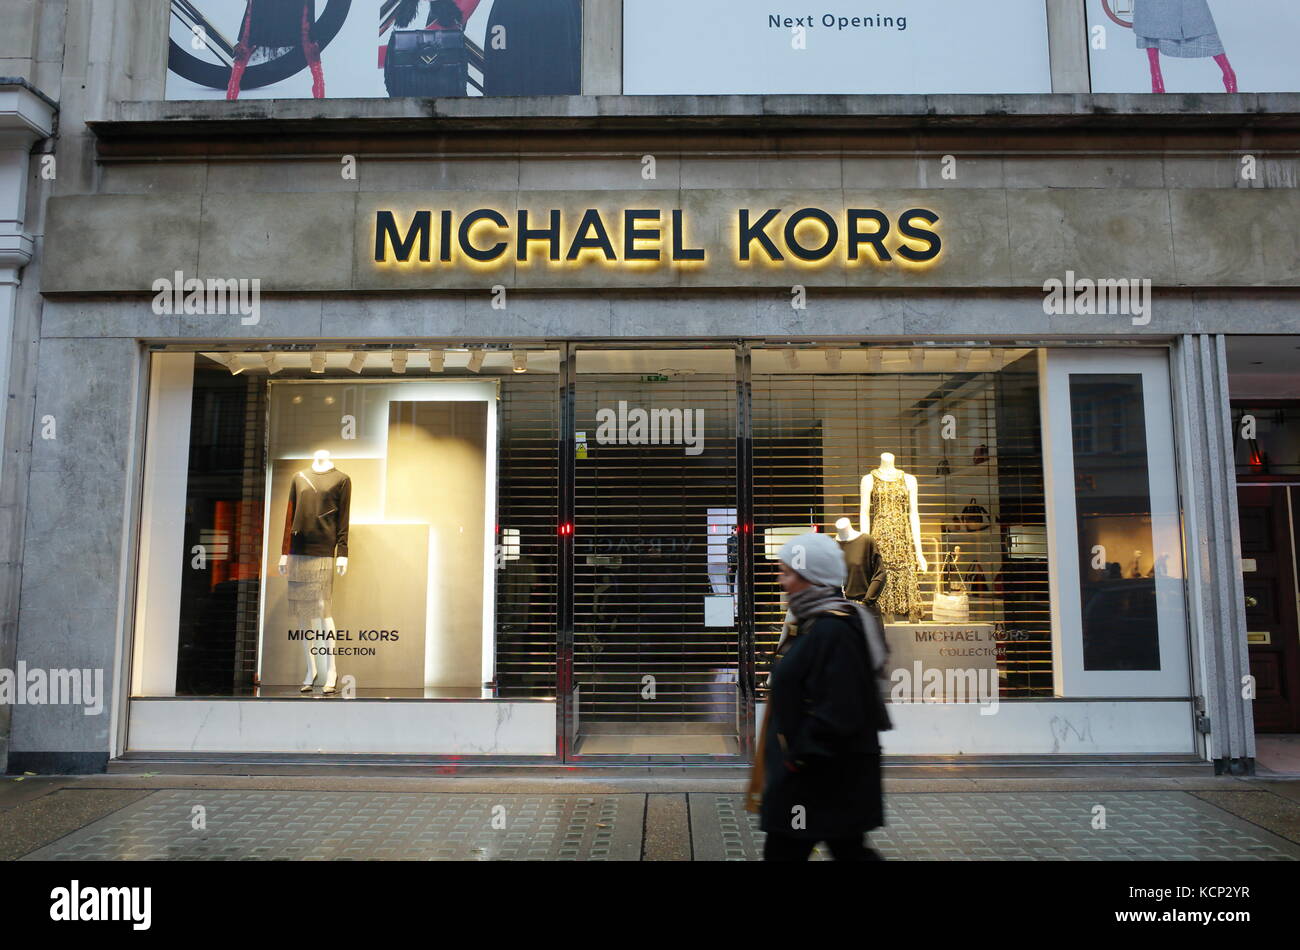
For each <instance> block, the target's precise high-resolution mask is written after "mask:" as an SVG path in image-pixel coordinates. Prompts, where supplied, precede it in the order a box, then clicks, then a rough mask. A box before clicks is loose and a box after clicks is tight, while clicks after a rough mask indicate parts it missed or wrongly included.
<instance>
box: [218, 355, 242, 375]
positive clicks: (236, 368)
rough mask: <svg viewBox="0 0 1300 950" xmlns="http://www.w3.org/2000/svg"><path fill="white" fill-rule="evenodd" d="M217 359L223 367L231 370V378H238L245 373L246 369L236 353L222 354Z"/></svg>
mask: <svg viewBox="0 0 1300 950" xmlns="http://www.w3.org/2000/svg"><path fill="white" fill-rule="evenodd" d="M217 359H218V360H219V361H220V362H221V365H222V366H224V367H225V368H226V369H228V370H230V375H231V376H238V375H239V374H240V373H242V372H243V371H244V367H243V366H242V365H240V362H239V357H238V356H236V355H235V354H234V353H222V354H221V355H220V356H218V357H217Z"/></svg>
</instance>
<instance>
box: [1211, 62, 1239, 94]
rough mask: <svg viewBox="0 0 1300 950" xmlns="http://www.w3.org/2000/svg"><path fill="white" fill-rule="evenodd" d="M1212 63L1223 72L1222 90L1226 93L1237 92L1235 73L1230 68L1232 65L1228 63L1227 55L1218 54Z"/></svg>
mask: <svg viewBox="0 0 1300 950" xmlns="http://www.w3.org/2000/svg"><path fill="white" fill-rule="evenodd" d="M1214 61H1215V62H1216V63H1218V64H1219V68H1220V69H1221V70H1223V88H1224V90H1225V91H1226V92H1236V91H1237V72H1236V70H1234V69H1233V68H1232V63H1230V62H1228V54H1227V53H1220V54H1219V55H1218V56H1216V57H1214Z"/></svg>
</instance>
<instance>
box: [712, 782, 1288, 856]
mask: <svg viewBox="0 0 1300 950" xmlns="http://www.w3.org/2000/svg"><path fill="white" fill-rule="evenodd" d="M743 802H744V799H743V797H742V796H740V795H717V794H703V793H698V792H697V793H693V794H692V795H691V796H690V809H691V836H692V842H693V846H694V857H695V860H697V861H754V860H759V859H761V858H762V854H763V841H764V839H765V837H766V836H765V835H764V834H763V832H762V831H760V830H759V827H758V816H757V815H755V814H752V813H750V812H747V811H745V809H744V806H743ZM1098 805H1100V806H1102V807H1103V808H1104V809H1105V811H1104V813H1101V812H1096V811H1095V808H1096V806H1098ZM1103 816H1104V818H1105V827H1104V828H1100V827H1094V824H1095V823H1098V822H1097V819H1098V818H1101V817H1103ZM870 843H871V845H872V847H874V848H875V849H876V850H877V851H879V852H880V853H881V855H883V856H884V857H885V858H886V860H909V861H1296V860H1300V845H1297V844H1295V843H1293V842H1290V841H1287V840H1286V839H1285V838H1281V837H1279V836H1277V835H1274V834H1272V833H1271V832H1268V831H1265V830H1264V829H1262V828H1259V827H1257V826H1255V825H1252V824H1250V823H1249V822H1247V821H1243V820H1242V819H1240V818H1237V817H1235V816H1233V815H1230V814H1228V813H1227V812H1225V811H1222V810H1221V809H1218V808H1216V807H1214V806H1213V805H1210V804H1209V803H1207V802H1203V801H1201V800H1200V799H1198V798H1195V797H1194V796H1192V795H1189V794H1187V793H1185V792H1105V793H1100V792H1097V793H1092V792H1033V793H1029V792H1024V793H1015V792H993V793H942V794H921V793H909V794H905V795H890V796H886V799H885V827H883V828H878V829H876V830H875V831H873V832H872V833H871V835H870ZM813 860H829V854H828V853H827V852H826V851H825V846H824V845H819V846H818V847H817V850H816V851H815V852H814V853H813Z"/></svg>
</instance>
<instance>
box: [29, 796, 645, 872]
mask: <svg viewBox="0 0 1300 950" xmlns="http://www.w3.org/2000/svg"><path fill="white" fill-rule="evenodd" d="M197 809H202V811H198V810H197ZM644 813H645V796H644V795H623V794H620V795H590V796H582V795H494V794H473V795H470V794H466V795H447V794H417V793H405V792H367V793H354V792H284V791H231V790H221V791H203V790H186V789H167V790H163V791H158V792H156V793H154V794H153V795H150V796H149V797H148V798H145V799H143V800H141V801H140V802H137V803H136V804H134V805H130V806H128V807H127V808H124V809H122V810H121V811H119V812H116V813H114V814H113V815H110V816H108V817H107V818H104V819H101V820H100V821H97V822H94V823H93V824H90V825H87V826H86V827H85V828H82V829H80V830H79V831H76V832H74V833H72V834H70V835H68V836H67V837H65V838H62V839H60V840H59V841H56V842H54V843H53V844H51V845H48V846H47V847H45V848H42V849H40V850H39V851H35V852H33V853H31V854H29V855H27V856H26V857H25V858H24V860H45V861H51V860H62V861H68V860H71V861H107V860H179V861H283V860H290V861H349V860H353V861H359V860H410V861H474V860H478V861H510V860H513V861H636V860H639V859H640V857H641V832H642V821H643V817H644ZM200 818H201V819H202V820H201V821H200V820H199V819H200Z"/></svg>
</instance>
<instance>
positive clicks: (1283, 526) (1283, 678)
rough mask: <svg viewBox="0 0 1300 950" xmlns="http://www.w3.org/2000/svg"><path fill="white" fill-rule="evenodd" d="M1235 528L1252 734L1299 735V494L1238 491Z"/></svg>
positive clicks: (1256, 488)
mask: <svg viewBox="0 0 1300 950" xmlns="http://www.w3.org/2000/svg"><path fill="white" fill-rule="evenodd" d="M1237 506H1238V509H1239V515H1240V523H1241V558H1242V576H1243V580H1244V589H1245V595H1246V636H1247V643H1248V645H1249V650H1250V672H1251V675H1252V676H1253V677H1254V678H1255V690H1256V692H1255V731H1256V732H1259V733H1275V732H1300V624H1298V622H1297V619H1298V618H1297V583H1296V557H1295V552H1296V547H1295V545H1296V537H1297V535H1298V534H1300V530H1298V529H1300V524H1298V522H1297V515H1298V514H1300V489H1298V488H1296V487H1294V486H1289V485H1242V486H1241V487H1240V488H1238V490H1237Z"/></svg>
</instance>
